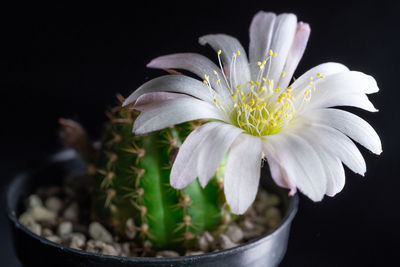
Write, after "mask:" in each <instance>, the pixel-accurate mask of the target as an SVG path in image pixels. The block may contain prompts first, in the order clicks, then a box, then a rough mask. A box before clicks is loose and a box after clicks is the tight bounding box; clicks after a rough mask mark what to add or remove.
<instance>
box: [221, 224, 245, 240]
mask: <svg viewBox="0 0 400 267" xmlns="http://www.w3.org/2000/svg"><path fill="white" fill-rule="evenodd" d="M225 234H226V235H227V236H228V237H229V239H230V240H232V242H234V243H239V242H240V241H242V239H243V231H242V229H240V227H239V226H237V225H236V224H232V225H230V226H228V228H227V229H226V231H225Z"/></svg>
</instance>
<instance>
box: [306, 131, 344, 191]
mask: <svg viewBox="0 0 400 267" xmlns="http://www.w3.org/2000/svg"><path fill="white" fill-rule="evenodd" d="M301 136H302V137H303V138H304V139H306V140H307V141H308V143H309V144H310V145H311V146H312V147H313V148H314V151H315V152H316V153H317V155H318V157H319V158H320V160H321V162H322V167H323V168H324V171H325V175H326V181H327V184H326V192H325V194H326V195H328V196H330V197H333V196H334V195H336V194H337V193H339V192H340V191H342V189H343V187H344V184H345V181H346V180H345V173H344V168H343V164H342V162H341V161H340V159H339V158H338V157H336V156H334V155H332V154H331V153H328V152H327V151H326V150H325V149H323V148H322V147H321V146H319V145H318V144H317V143H316V142H315V141H314V139H315V137H314V136H312V135H307V134H301Z"/></svg>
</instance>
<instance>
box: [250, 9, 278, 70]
mask: <svg viewBox="0 0 400 267" xmlns="http://www.w3.org/2000/svg"><path fill="white" fill-rule="evenodd" d="M275 19H276V15H275V14H274V13H270V12H264V11H260V12H258V13H257V14H256V15H255V16H254V18H253V20H252V22H251V25H250V45H249V59H250V65H251V73H252V76H253V77H254V75H257V73H258V71H259V67H258V66H257V64H255V63H256V62H257V61H262V60H264V59H265V58H266V57H267V53H268V51H269V48H270V45H271V40H272V33H273V29H274V24H275Z"/></svg>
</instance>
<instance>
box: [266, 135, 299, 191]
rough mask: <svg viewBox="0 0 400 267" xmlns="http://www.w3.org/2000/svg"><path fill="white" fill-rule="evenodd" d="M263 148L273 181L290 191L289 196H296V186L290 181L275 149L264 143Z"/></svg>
mask: <svg viewBox="0 0 400 267" xmlns="http://www.w3.org/2000/svg"><path fill="white" fill-rule="evenodd" d="M263 148H264V150H263V151H264V154H265V157H266V158H267V161H268V167H269V170H270V173H271V177H272V179H273V180H274V181H275V183H276V184H277V185H278V186H280V187H283V188H287V189H290V192H289V195H291V196H292V195H294V194H295V193H296V191H297V188H296V184H295V183H294V182H293V181H290V180H289V178H290V177H289V176H288V174H287V173H286V171H285V169H284V168H283V166H282V165H281V164H280V163H279V161H278V159H277V157H276V155H275V151H274V148H273V147H272V146H271V145H270V144H269V142H263Z"/></svg>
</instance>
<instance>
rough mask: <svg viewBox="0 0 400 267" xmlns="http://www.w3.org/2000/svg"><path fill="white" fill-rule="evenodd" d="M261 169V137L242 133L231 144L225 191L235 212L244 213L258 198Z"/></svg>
mask: <svg viewBox="0 0 400 267" xmlns="http://www.w3.org/2000/svg"><path fill="white" fill-rule="evenodd" d="M260 170H261V139H260V138H257V137H254V136H251V135H248V134H241V135H239V137H238V138H237V139H236V140H235V142H234V143H233V145H232V146H231V150H230V152H229V156H228V160H227V163H226V168H225V178H224V191H225V197H226V200H227V202H228V204H229V206H230V208H231V210H232V212H233V213H235V214H243V213H244V212H245V211H246V210H247V209H248V208H249V207H250V205H251V204H252V203H253V201H254V199H255V198H256V194H257V190H258V184H259V181H260Z"/></svg>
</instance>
